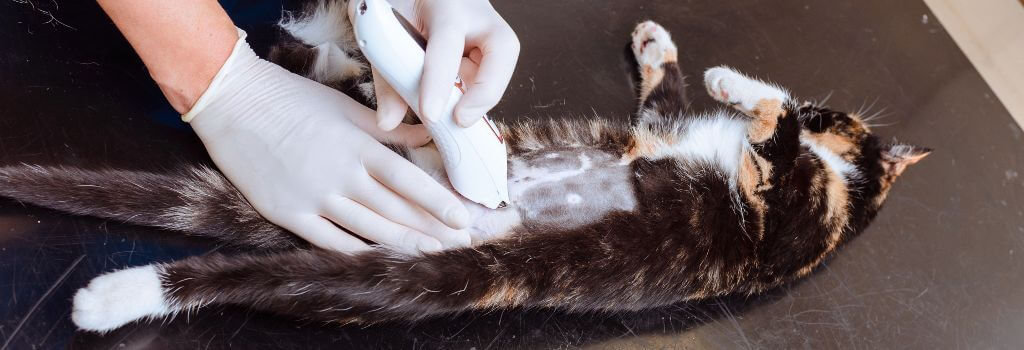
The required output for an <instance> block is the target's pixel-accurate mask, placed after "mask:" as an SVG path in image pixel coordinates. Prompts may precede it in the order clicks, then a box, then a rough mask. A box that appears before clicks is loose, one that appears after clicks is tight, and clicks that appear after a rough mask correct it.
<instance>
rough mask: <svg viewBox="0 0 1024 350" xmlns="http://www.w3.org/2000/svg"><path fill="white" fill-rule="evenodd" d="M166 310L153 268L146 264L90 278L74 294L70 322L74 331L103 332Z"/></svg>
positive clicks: (159, 314) (158, 279)
mask: <svg viewBox="0 0 1024 350" xmlns="http://www.w3.org/2000/svg"><path fill="white" fill-rule="evenodd" d="M169 310H170V308H169V307H168V306H167V304H166V303H165V301H164V295H163V287H162V285H161V282H160V276H159V274H158V273H157V270H156V267H155V266H153V265H147V266H140V267H134V268H130V269H125V270H121V271H115V272H111V273H108V274H105V275H103V276H100V277H96V278H94V279H93V280H92V282H89V286H88V287H85V288H82V289H79V290H78V293H75V299H74V307H73V309H72V311H71V320H72V321H74V323H75V325H77V326H78V328H81V329H84V330H90V331H96V332H106V331H110V330H114V329H117V328H118V327H121V326H123V325H125V324H127V323H130V322H132V321H135V320H137V319H140V318H145V317H156V316H162V315H165V314H167V313H168V312H169Z"/></svg>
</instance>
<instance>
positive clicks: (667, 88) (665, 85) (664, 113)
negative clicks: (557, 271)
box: [631, 21, 689, 122]
mask: <svg viewBox="0 0 1024 350" xmlns="http://www.w3.org/2000/svg"><path fill="white" fill-rule="evenodd" d="M632 37H633V43H632V44H631V48H632V49H633V55H634V56H635V57H636V61H637V69H638V70H639V72H640V87H639V93H640V96H639V98H640V103H639V109H638V117H639V118H640V120H641V121H645V122H652V121H657V120H661V119H663V118H672V117H678V116H681V115H682V114H683V113H685V112H686V109H687V107H688V105H689V102H688V101H687V99H686V82H685V79H684V76H683V73H682V72H681V71H680V70H679V64H678V63H677V60H678V52H677V51H678V50H677V49H676V45H675V43H673V42H672V37H671V36H669V33H668V31H666V30H665V28H662V27H661V26H660V25H658V24H657V23H654V22H653V21H646V22H643V23H640V24H638V25H637V26H636V29H634V30H633V34H632Z"/></svg>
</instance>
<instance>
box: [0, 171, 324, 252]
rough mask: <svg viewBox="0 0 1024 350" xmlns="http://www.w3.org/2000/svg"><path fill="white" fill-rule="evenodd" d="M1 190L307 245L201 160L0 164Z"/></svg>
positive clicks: (270, 242) (40, 201) (44, 201)
mask: <svg viewBox="0 0 1024 350" xmlns="http://www.w3.org/2000/svg"><path fill="white" fill-rule="evenodd" d="M0 196H2V197H7V198H12V199H16V200H18V201H21V202H25V203H30V204H34V205H38V206H42V207H46V208H51V209H56V210H60V211H63V212H67V213H71V214H76V215H87V216H95V217H100V218H105V219H112V220H116V221H120V222H125V223H131V224H137V225H143V226H152V227H160V228H164V229H168V230H173V231H179V232H184V233H187V234H191V235H195V236H204V237H211V238H216V239H219V240H222V241H225V242H242V243H244V244H246V245H251V246H255V247H257V248H265V249H274V248H277V249H280V248H288V247H295V246H305V244H304V243H303V242H302V241H301V240H299V239H297V238H296V237H295V236H294V235H292V234H291V233H289V232H287V231H286V230H284V229H282V228H281V227H279V226H277V225H274V224H273V223H271V222H269V221H267V220H266V219H264V218H263V217H261V216H260V215H259V213H257V212H256V210H255V209H254V208H253V207H252V206H251V205H250V204H249V202H247V201H246V200H245V198H244V197H243V196H242V194H241V193H240V192H238V190H237V189H236V188H235V187H234V186H232V185H231V183H230V182H228V180H227V179H226V178H224V176H223V175H221V174H220V173H219V172H217V171H216V170H213V169H211V168H208V167H205V166H195V167H188V168H185V169H183V170H181V171H178V172H175V173H169V174H159V173H151V172H142V171H130V170H112V169H108V170H84V169H79V168H71V167H48V166H34V165H14V166H4V167H0ZM240 235H244V236H245V237H240Z"/></svg>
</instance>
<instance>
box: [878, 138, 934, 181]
mask: <svg viewBox="0 0 1024 350" xmlns="http://www.w3.org/2000/svg"><path fill="white" fill-rule="evenodd" d="M931 153H932V149H931V148H926V147H919V146H914V145H908V144H902V143H894V144H891V145H888V146H886V147H884V148H883V149H882V166H883V167H885V171H886V172H887V173H889V175H891V176H900V174H903V171H904V170H907V166H909V165H911V164H914V163H917V162H920V161H921V159H924V157H927V156H928V155H929V154H931Z"/></svg>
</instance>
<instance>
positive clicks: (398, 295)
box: [72, 213, 738, 332]
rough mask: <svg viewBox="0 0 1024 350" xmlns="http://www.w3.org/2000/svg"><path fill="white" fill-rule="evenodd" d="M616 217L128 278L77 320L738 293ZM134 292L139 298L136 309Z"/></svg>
mask: <svg viewBox="0 0 1024 350" xmlns="http://www.w3.org/2000/svg"><path fill="white" fill-rule="evenodd" d="M613 215H618V216H617V217H611V218H609V222H608V223H607V224H602V225H592V226H586V227H581V228H579V229H575V230H570V231H564V232H557V233H549V234H544V233H539V234H530V235H523V236H515V237H509V238H506V239H500V240H495V241H490V242H486V243H484V244H482V245H479V246H476V247H473V248H460V249H452V250H446V251H441V252H436V253H429V254H424V255H418V256H410V255H401V254H396V253H393V252H390V251H386V250H382V249H380V250H371V251H367V252H363V253H360V254H358V255H347V254H339V253H335V252H328V251H323V250H310V251H300V250H296V251H291V252H283V253H278V254H269V255H267V254H264V255H242V256H230V257H229V256H224V255H219V254H211V255H206V256H199V257H193V258H189V259H185V260H182V261H178V262H174V263H171V264H166V265H152V266H147V267H139V268H132V269H127V270H122V271H116V272H112V273H109V274H106V275H103V276H101V277H98V278H96V279H95V280H93V282H92V283H90V284H89V286H88V287H87V288H84V289H82V290H80V291H79V292H78V294H76V296H75V300H74V304H75V306H74V312H73V314H72V319H73V320H74V321H75V323H76V324H77V325H78V326H79V327H80V328H82V329H86V330H92V331H101V332H102V331H109V330H112V329H114V328H117V327H120V326H122V325H124V324H126V323H129V322H132V321H134V320H137V319H143V318H152V317H160V316H163V315H173V314H176V313H180V312H187V311H189V310H194V309H197V308H201V307H204V306H207V305H211V304H231V305H239V306H244V307H249V308H253V309H257V310H262V311H268V312H273V313H277V314H281V315H288V316H292V317H296V318H301V319H307V320H318V321H337V322H343V323H344V322H360V323H373V322H379V321H387V320H416V319H422V318H425V317H430V316H438V315H445V314H453V313H459V312H465V311H469V310H488V309H497V308H511V307H526V308H530V307H534V308H536V307H554V308H567V309H568V308H571V309H572V310H576V311H579V312H587V311H614V310H638V309H643V308H648V307H654V306H660V305H668V304H671V303H675V302H678V301H681V300H684V299H687V298H694V297H701V296H707V295H720V294H724V293H730V292H734V291H735V290H734V289H735V288H737V287H738V286H737V285H735V284H731V283H726V282H725V280H724V278H725V277H723V278H722V279H714V278H712V279H710V280H708V281H705V280H706V278H704V277H700V276H698V275H700V273H699V272H689V271H691V270H690V269H689V268H688V267H686V266H682V265H678V264H675V263H673V264H667V263H653V264H652V263H651V262H650V260H647V259H646V256H645V255H644V254H637V253H636V252H637V251H642V250H648V249H650V248H648V245H650V242H655V241H657V244H656V245H657V246H658V247H659V248H658V249H664V250H665V251H669V252H686V251H688V249H687V248H686V245H687V244H689V242H690V240H689V239H688V238H684V236H685V235H670V237H663V236H659V237H639V236H635V235H631V237H632V238H631V239H628V240H624V239H623V237H621V235H622V233H623V232H629V230H630V228H631V227H633V226H632V225H633V223H635V222H637V218H635V217H631V216H629V215H630V214H625V213H619V214H613ZM676 258H677V259H681V258H678V257H676ZM688 261H690V260H688V259H683V260H680V261H679V264H683V265H686V264H688ZM581 262H586V263H585V264H581ZM718 268H721V266H719V267H718ZM684 271H685V272H686V273H684ZM694 271H699V269H697V268H696V267H694ZM622 273H627V274H629V276H628V277H629V278H623V275H622ZM709 275H713V276H718V275H715V274H709ZM698 277H700V278H698ZM654 286H657V287H654ZM128 294H136V295H138V298H137V300H131V301H124V300H123V299H122V298H125V296H126V295H128Z"/></svg>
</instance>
